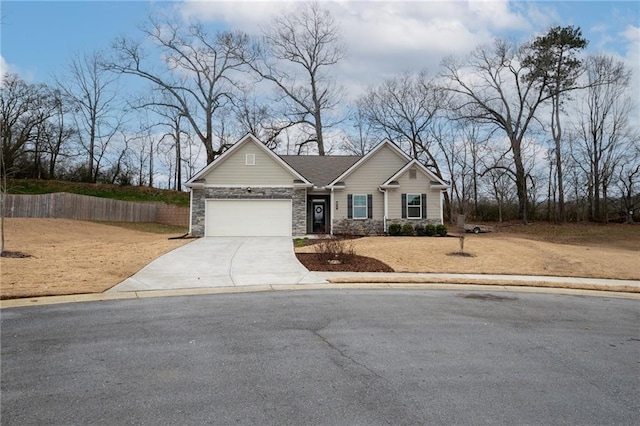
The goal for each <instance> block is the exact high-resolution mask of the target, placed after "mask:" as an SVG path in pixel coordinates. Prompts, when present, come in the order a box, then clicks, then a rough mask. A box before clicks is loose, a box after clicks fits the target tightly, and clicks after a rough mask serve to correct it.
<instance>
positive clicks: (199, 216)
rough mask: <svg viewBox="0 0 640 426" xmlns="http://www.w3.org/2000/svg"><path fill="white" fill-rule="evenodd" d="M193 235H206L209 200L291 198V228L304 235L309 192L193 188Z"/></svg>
mask: <svg viewBox="0 0 640 426" xmlns="http://www.w3.org/2000/svg"><path fill="white" fill-rule="evenodd" d="M191 191H192V200H191V202H192V206H191V235H192V236H194V237H204V225H205V205H206V201H207V200H213V199H225V200H233V199H238V200H241V199H242V200H252V199H254V200H259V199H269V200H291V204H292V208H293V212H292V223H291V230H292V233H293V235H304V234H305V233H306V229H307V203H306V199H307V192H306V190H305V189H304V188H302V189H297V188H265V187H252V188H251V192H247V190H246V188H204V189H192V190H191Z"/></svg>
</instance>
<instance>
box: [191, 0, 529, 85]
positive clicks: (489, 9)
mask: <svg viewBox="0 0 640 426" xmlns="http://www.w3.org/2000/svg"><path fill="white" fill-rule="evenodd" d="M296 3H297V2H296V1H282V2H274V1H264V0H263V1H233V2H232V1H208V2H204V1H193V0H186V1H185V2H184V3H181V5H180V13H181V16H182V17H183V18H184V19H185V20H189V19H194V18H195V19H199V20H201V21H204V22H209V23H217V24H220V23H222V24H224V25H226V26H228V27H229V28H233V29H238V30H242V31H245V32H247V33H250V34H258V33H259V32H260V27H261V26H262V25H264V24H267V23H268V22H269V20H270V19H271V17H272V16H273V15H274V14H279V13H282V12H284V11H285V10H291V9H293V8H295V7H296ZM321 3H322V5H323V6H324V7H326V8H328V9H329V10H330V11H331V13H332V15H333V16H334V17H335V19H336V20H337V21H338V22H339V23H340V26H341V28H342V31H343V35H344V39H345V42H346V43H347V45H348V48H349V54H348V58H346V59H345V60H343V61H342V62H341V63H340V64H339V66H338V67H337V70H338V72H339V74H340V76H339V81H340V84H342V85H344V86H345V87H348V88H349V92H350V95H351V96H355V95H357V94H359V93H361V92H362V91H363V90H364V89H365V88H366V87H367V86H368V85H371V84H374V83H376V82H378V81H379V80H380V79H381V78H383V77H386V76H389V75H393V74H398V73H400V72H403V71H405V70H416V71H417V70H422V69H427V70H430V71H432V72H436V71H437V68H438V66H439V64H440V61H441V60H442V58H444V57H446V56H449V55H463V54H466V53H468V52H470V51H471V50H472V49H473V48H475V47H476V46H477V45H479V44H485V43H490V42H491V41H492V40H493V39H494V38H495V37H496V36H499V35H502V34H504V33H505V32H508V31H527V30H528V29H529V28H530V24H529V23H528V21H527V19H528V17H527V13H528V11H529V10H535V11H537V10H538V9H533V8H531V7H521V6H519V5H517V4H516V6H514V4H513V3H510V2H509V1H507V0H483V1H478V0H470V1H426V0H423V1H352V0H342V1H336V2H330V1H322V2H321Z"/></svg>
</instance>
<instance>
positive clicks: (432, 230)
mask: <svg viewBox="0 0 640 426" xmlns="http://www.w3.org/2000/svg"><path fill="white" fill-rule="evenodd" d="M424 234H425V235H426V236H427V237H433V236H434V235H436V227H435V226H433V225H432V224H428V225H427V226H425V228H424Z"/></svg>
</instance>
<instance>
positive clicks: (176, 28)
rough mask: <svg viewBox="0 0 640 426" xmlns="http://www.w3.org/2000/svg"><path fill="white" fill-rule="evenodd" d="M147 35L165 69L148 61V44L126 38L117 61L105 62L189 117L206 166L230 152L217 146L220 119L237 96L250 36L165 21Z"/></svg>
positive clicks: (119, 45) (154, 23) (117, 47)
mask: <svg viewBox="0 0 640 426" xmlns="http://www.w3.org/2000/svg"><path fill="white" fill-rule="evenodd" d="M142 31H143V33H144V36H145V37H146V39H147V40H150V41H151V42H152V43H153V44H154V46H155V47H156V48H157V49H158V51H159V54H160V56H161V57H162V64H163V65H164V68H161V69H155V68H154V67H153V65H151V64H150V63H149V62H150V61H149V57H148V53H147V52H146V51H145V50H144V48H143V43H142V42H138V41H133V40H130V39H126V38H120V39H118V40H116V41H115V43H114V49H115V52H116V59H115V60H113V61H110V62H109V63H107V64H106V66H107V68H108V69H110V70H112V71H114V72H118V73H123V74H130V75H134V76H138V77H140V78H143V79H145V80H147V81H149V82H151V83H152V84H153V86H154V88H155V89H157V90H160V91H163V92H165V93H166V94H167V96H168V99H169V102H168V103H167V106H169V107H171V108H175V109H177V110H178V111H179V114H180V115H181V116H182V117H184V119H186V120H187V121H188V122H189V124H190V126H191V128H192V129H193V131H194V132H195V133H196V135H197V136H198V139H199V140H200V141H201V142H202V145H203V146H204V148H205V151H206V153H207V163H210V162H212V161H213V160H214V159H215V158H216V157H217V156H218V155H220V154H221V153H222V152H224V150H225V149H226V148H227V146H225V145H224V144H220V145H219V146H217V147H216V146H214V136H215V133H216V132H215V131H214V122H215V117H214V116H215V115H216V114H217V113H218V111H219V110H220V109H221V108H224V107H225V106H226V105H227V104H228V103H229V102H230V100H231V99H232V98H233V96H234V91H235V90H236V86H237V84H238V81H237V80H235V77H234V72H236V71H238V70H239V69H240V67H241V66H242V65H243V63H244V60H245V58H246V57H247V55H245V53H243V52H244V51H245V50H246V47H247V44H248V37H247V36H246V35H245V34H242V33H239V32H237V33H231V32H220V33H217V34H216V35H215V36H210V35H209V34H208V33H207V32H206V31H205V29H204V28H203V27H202V25H200V24H190V25H188V26H186V27H183V25H182V24H180V23H175V22H164V23H160V22H158V21H156V20H154V19H151V24H150V26H149V27H147V28H144V29H143V30H142Z"/></svg>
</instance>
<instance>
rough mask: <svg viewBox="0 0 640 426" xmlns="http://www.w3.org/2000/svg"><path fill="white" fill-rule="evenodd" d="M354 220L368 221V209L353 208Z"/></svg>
mask: <svg viewBox="0 0 640 426" xmlns="http://www.w3.org/2000/svg"><path fill="white" fill-rule="evenodd" d="M353 218H354V219H366V218H367V207H366V206H365V207H354V208H353Z"/></svg>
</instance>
